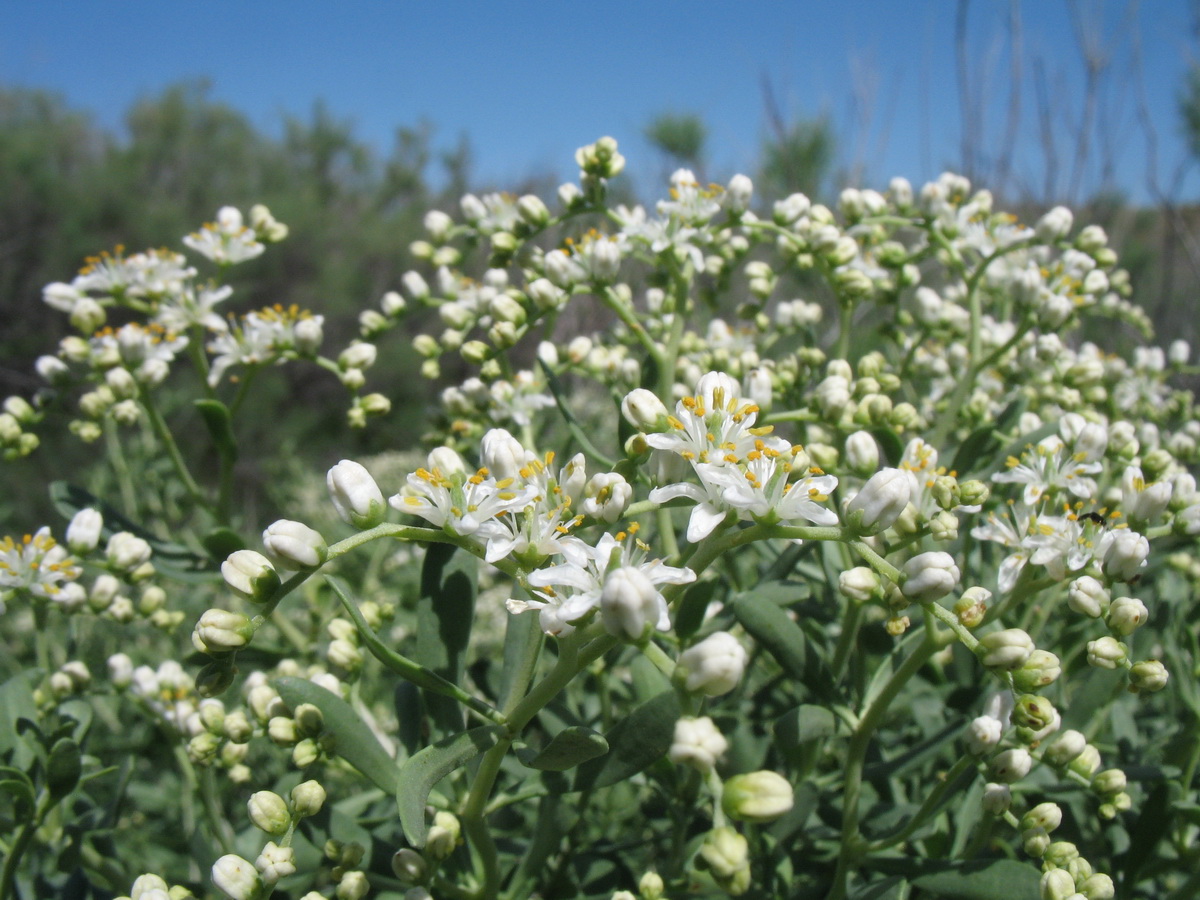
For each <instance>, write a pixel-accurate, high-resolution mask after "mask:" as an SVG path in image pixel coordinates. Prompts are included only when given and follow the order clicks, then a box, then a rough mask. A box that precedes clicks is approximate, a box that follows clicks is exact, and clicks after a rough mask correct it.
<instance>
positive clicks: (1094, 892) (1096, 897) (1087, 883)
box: [1077, 872, 1117, 900]
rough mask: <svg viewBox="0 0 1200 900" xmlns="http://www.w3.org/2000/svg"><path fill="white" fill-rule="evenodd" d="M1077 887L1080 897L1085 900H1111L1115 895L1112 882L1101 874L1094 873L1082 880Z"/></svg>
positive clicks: (1115, 891) (1114, 887)
mask: <svg viewBox="0 0 1200 900" xmlns="http://www.w3.org/2000/svg"><path fill="white" fill-rule="evenodd" d="M1077 887H1078V888H1079V893H1080V895H1081V896H1083V897H1086V898H1087V900H1113V898H1114V897H1115V896H1116V895H1117V889H1116V886H1115V885H1114V884H1113V880H1112V878H1111V877H1109V876H1108V875H1105V874H1104V873H1103V872H1095V873H1093V874H1092V875H1089V876H1088V877H1087V878H1085V879H1083V881H1082V882H1080V883H1079V884H1078V885H1077Z"/></svg>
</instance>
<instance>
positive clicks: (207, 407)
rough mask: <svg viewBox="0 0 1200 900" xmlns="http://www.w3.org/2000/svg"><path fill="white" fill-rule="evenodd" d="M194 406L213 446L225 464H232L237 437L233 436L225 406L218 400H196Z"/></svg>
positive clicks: (236, 452)
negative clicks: (210, 437) (202, 420)
mask: <svg viewBox="0 0 1200 900" xmlns="http://www.w3.org/2000/svg"><path fill="white" fill-rule="evenodd" d="M195 407H196V409H197V410H199V411H200V417H201V418H202V419H204V425H205V427H206V428H208V433H209V434H210V435H211V436H212V440H213V447H215V448H216V451H217V456H219V457H220V458H221V460H222V462H224V463H225V464H226V465H232V464H233V462H234V461H235V460H236V459H237V455H238V450H237V439H236V438H235V437H234V436H233V419H232V417H231V416H230V414H229V407H227V406H226V405H225V404H224V403H222V402H221V401H220V400H196V401H195Z"/></svg>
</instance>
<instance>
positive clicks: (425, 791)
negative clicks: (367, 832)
mask: <svg viewBox="0 0 1200 900" xmlns="http://www.w3.org/2000/svg"><path fill="white" fill-rule="evenodd" d="M504 733H505V732H504V728H502V727H501V726H499V725H482V726H480V727H479V728H472V729H471V730H470V731H464V732H463V733H462V734H456V735H454V736H453V737H449V738H446V739H445V740H443V741H438V743H436V744H432V745H430V746H428V747H426V748H425V749H424V750H421V751H420V752H418V753H415V754H413V755H412V756H410V757H409V758H408V760H407V761H406V762H405V763H404V765H402V766H401V767H400V771H399V775H398V777H397V778H396V785H397V787H396V791H395V794H396V805H397V807H398V808H399V811H400V825H401V827H402V828H403V829H404V836H405V837H406V838H407V839H408V842H409V843H410V844H412V845H413V846H414V847H416V848H417V849H420V848H421V847H424V846H425V837H426V834H427V833H428V827H427V825H426V824H425V801H427V800H428V799H429V792H430V791H432V790H433V786H434V785H435V784H437V783H438V782H439V781H441V780H442V779H443V778H445V777H446V776H447V775H449V774H450V773H451V772H453V771H454V770H455V769H457V768H459V767H460V766H465V765H466V764H467V763H468V762H470V761H471V760H472V759H474V758H475V757H476V756H478V755H479V754H480V753H483V751H485V750H488V749H490V748H491V747H494V746H495V745H496V742H497V741H499V740H500V737H501V736H502V735H503V734H504Z"/></svg>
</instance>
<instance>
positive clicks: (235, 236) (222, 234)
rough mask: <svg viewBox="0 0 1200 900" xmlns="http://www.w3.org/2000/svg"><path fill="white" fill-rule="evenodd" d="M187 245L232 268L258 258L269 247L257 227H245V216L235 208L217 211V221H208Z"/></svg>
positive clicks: (185, 240) (192, 236) (194, 233)
mask: <svg viewBox="0 0 1200 900" xmlns="http://www.w3.org/2000/svg"><path fill="white" fill-rule="evenodd" d="M183 242H184V244H186V245H187V246H188V247H191V248H192V249H193V250H195V251H196V252H197V253H199V254H201V255H203V256H207V257H208V258H209V259H211V260H212V261H213V262H215V263H219V264H222V265H231V264H233V263H239V262H244V261H246V260H248V259H254V258H255V257H256V256H259V255H261V254H262V252H263V250H265V249H266V247H265V246H264V245H263V244H260V243H259V242H258V236H257V235H256V234H255V233H254V229H253V228H247V227H246V226H245V225H243V224H242V214H241V213H240V212H239V211H238V210H237V209H235V208H234V207H232V206H223V207H221V208H220V209H219V210H217V221H215V222H208V223H206V224H205V225H202V226H201V227H200V230H199V231H194V232H192V233H191V234H189V235H188V236H187V237H185V238H184V239H183Z"/></svg>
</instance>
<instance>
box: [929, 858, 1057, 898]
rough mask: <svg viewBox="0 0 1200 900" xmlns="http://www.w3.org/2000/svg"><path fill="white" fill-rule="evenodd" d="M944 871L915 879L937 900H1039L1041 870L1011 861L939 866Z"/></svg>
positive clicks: (1001, 860)
mask: <svg viewBox="0 0 1200 900" xmlns="http://www.w3.org/2000/svg"><path fill="white" fill-rule="evenodd" d="M937 866H938V868H941V869H942V870H941V871H935V872H931V873H929V874H927V875H921V876H920V877H918V878H914V879H913V885H914V886H916V887H918V888H920V889H921V890H922V891H927V892H928V893H930V894H932V895H933V896H934V897H947V898H951V900H1039V898H1040V897H1041V892H1040V891H1039V889H1038V883H1039V881H1040V879H1039V877H1038V873H1037V869H1035V868H1034V867H1033V866H1031V865H1028V864H1026V863H1019V862H1016V861H1015V860H1011V859H997V860H992V861H989V862H967V863H960V864H937Z"/></svg>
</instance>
